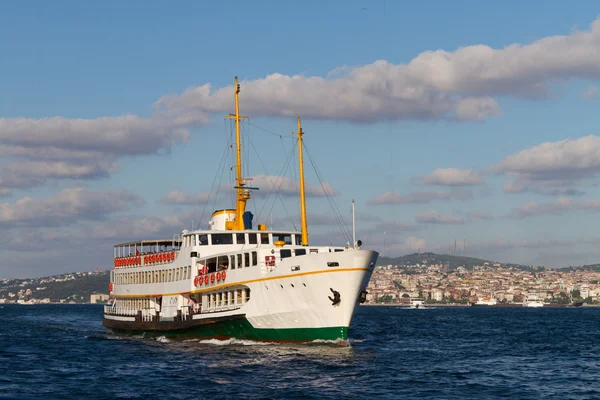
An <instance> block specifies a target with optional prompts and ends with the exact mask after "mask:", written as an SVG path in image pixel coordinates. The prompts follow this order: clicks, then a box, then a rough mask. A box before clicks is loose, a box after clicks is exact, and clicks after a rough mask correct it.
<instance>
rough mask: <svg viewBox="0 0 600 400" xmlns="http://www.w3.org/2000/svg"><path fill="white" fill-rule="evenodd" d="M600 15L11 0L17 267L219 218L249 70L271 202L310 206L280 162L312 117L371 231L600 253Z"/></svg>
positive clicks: (6, 221)
mask: <svg viewBox="0 0 600 400" xmlns="http://www.w3.org/2000/svg"><path fill="white" fill-rule="evenodd" d="M598 18H599V7H598V5H597V3H596V2H592V1H581V2H577V4H576V5H573V4H566V3H564V2H559V1H549V2H544V4H543V7H542V6H541V4H539V3H537V2H524V3H523V2H508V3H506V2H505V3H502V4H492V3H481V2H474V1H462V2H460V1H459V2H434V1H428V2H414V3H410V2H395V1H390V0H388V1H344V2H342V1H329V2H317V1H307V2H296V3H291V2H275V1H262V2H254V3H248V2H241V1H225V2H219V3H218V4H217V3H214V4H213V3H209V2H180V3H177V4H167V3H162V2H154V1H151V2H142V1H129V2H119V1H106V2H102V3H100V2H95V3H92V2H77V1H60V2H54V3H45V2H32V1H30V2H26V1H25V2H16V1H15V2H12V3H9V2H5V3H4V4H2V6H1V11H0V37H2V39H1V40H0V54H2V58H1V59H0V76H2V77H3V79H0V93H1V94H2V95H0V154H2V158H1V160H2V161H0V167H1V169H0V195H2V197H0V225H1V226H2V233H1V234H0V254H2V255H3V256H4V257H3V259H4V260H10V261H3V262H0V278H2V277H13V276H43V275H49V274H54V273H59V272H66V271H81V270H90V269H93V268H95V267H96V266H98V267H99V268H101V269H108V268H109V267H110V266H111V264H112V259H111V256H112V245H113V244H114V243H118V242H120V241H127V240H135V239H143V238H144V239H145V238H155V237H171V236H172V234H174V233H176V232H179V231H181V229H184V228H189V227H190V226H191V225H192V222H194V223H196V224H197V223H198V222H200V223H201V226H206V222H207V219H208V215H209V214H210V212H211V211H212V208H213V204H214V203H213V199H214V198H215V193H216V192H215V191H213V193H212V195H211V200H210V201H209V202H206V198H207V195H208V193H209V192H210V189H211V186H212V185H213V179H214V178H215V176H218V177H220V178H221V177H222V178H223V179H217V181H216V182H217V183H218V184H220V185H221V186H224V185H226V184H228V183H230V181H229V172H228V168H229V167H231V166H232V165H233V164H232V163H231V158H229V157H230V154H229V155H227V157H226V158H227V162H226V163H225V165H226V167H225V173H224V174H223V173H222V172H223V169H219V163H220V160H221V159H222V156H223V154H224V149H225V147H226V137H227V132H229V131H230V126H229V125H227V124H226V123H224V122H223V119H222V117H223V116H224V115H226V114H228V113H229V112H232V111H233V104H232V96H231V85H232V82H233V77H234V76H235V75H237V76H239V78H240V80H241V84H242V92H241V95H240V100H241V111H242V113H243V114H248V115H250V116H251V120H250V122H249V124H245V125H244V132H245V136H244V146H245V151H246V153H247V154H248V159H247V163H248V164H247V165H248V171H247V176H252V177H255V181H254V182H255V183H256V184H258V186H261V191H260V192H259V193H256V195H255V197H254V200H253V201H251V202H250V204H249V208H250V209H251V210H252V211H253V212H254V214H255V218H256V219H258V222H267V223H268V224H271V222H272V223H273V224H274V228H275V229H277V228H281V229H290V228H293V226H292V223H291V222H290V219H291V220H292V221H294V224H295V226H299V223H298V222H297V218H298V217H297V215H298V211H297V210H298V207H297V200H296V197H295V196H294V192H295V186H296V185H295V183H294V182H295V180H296V177H295V175H294V174H295V173H297V168H296V167H295V166H292V167H290V168H288V169H287V170H285V171H284V172H285V173H284V174H283V175H285V176H284V178H285V180H284V181H283V182H284V184H283V185H282V187H281V190H280V192H281V193H280V195H281V199H282V200H281V201H280V200H276V201H275V202H274V201H273V199H272V198H271V199H269V200H268V201H265V196H264V194H265V193H268V192H269V180H268V179H267V178H264V176H267V175H268V176H277V175H279V174H280V173H281V171H282V165H283V164H284V163H285V161H286V159H287V157H288V155H289V154H290V152H292V151H293V143H294V142H293V138H292V136H291V132H292V131H295V130H296V117H302V119H303V128H304V130H305V132H306V136H305V140H306V145H307V148H308V150H309V152H310V153H311V155H312V156H313V157H314V159H315V162H316V164H317V167H318V169H319V172H320V173H321V175H322V177H323V180H324V182H325V184H326V185H327V187H328V188H330V190H333V191H334V192H335V196H334V197H333V198H334V201H335V203H336V205H337V207H338V208H339V209H340V211H341V212H342V213H343V217H344V218H346V219H347V221H349V220H350V214H349V210H350V202H351V200H352V199H355V200H356V206H357V218H358V219H357V225H358V227H357V233H358V236H359V238H361V239H362V240H363V242H365V243H366V246H367V247H371V248H375V249H378V250H380V251H381V252H382V253H383V254H385V255H389V256H397V255H402V254H407V253H411V252H415V251H417V250H421V251H434V252H447V251H448V246H449V245H452V246H453V243H454V240H455V239H456V240H457V241H458V243H459V244H461V245H462V244H463V241H464V240H465V239H466V242H467V249H466V254H467V255H473V256H479V257H484V258H488V259H493V260H498V261H505V262H519V263H526V264H543V265H547V266H552V267H561V266H567V265H578V264H586V263H594V262H599V261H600V252H599V251H598V250H596V249H597V247H598V243H600V235H599V234H598V233H597V232H596V224H595V223H594V222H593V221H594V218H596V217H597V215H598V211H600V197H599V196H600V190H599V189H598V187H597V186H598V182H597V177H598V173H599V172H600V138H599V137H597V136H596V135H597V127H598V126H599V125H600V113H598V112H597V108H598V106H599V105H600V93H599V92H598V79H600V68H598V65H600V20H598ZM266 131H268V132H266ZM269 132H273V133H277V134H279V135H281V138H280V137H278V136H277V135H273V134H271V133H269ZM254 148H256V149H257V150H258V153H259V156H260V158H259V156H257V154H256V152H255V151H254ZM261 162H262V163H264V164H265V167H266V169H264V168H263V167H262V165H261ZM307 184H308V185H309V187H310V188H311V190H312V192H311V193H312V194H313V196H311V197H310V198H309V202H308V210H309V223H310V226H309V230H310V237H311V242H312V243H315V244H328V243H330V242H333V243H335V244H344V243H345V239H344V237H343V235H342V234H341V232H340V229H339V228H338V227H337V225H336V224H335V221H334V218H333V212H332V210H331V207H330V206H329V204H328V202H327V200H326V198H325V197H324V196H323V195H322V194H323V191H322V190H321V189H320V186H319V185H320V184H321V182H320V181H319V180H318V179H317V177H316V174H315V173H314V171H313V169H312V167H311V166H310V164H309V163H307ZM217 186H218V185H217ZM229 199H230V195H229V193H228V192H227V190H224V189H223V188H221V189H220V190H219V191H218V197H217V203H216V205H215V206H216V207H217V208H223V207H229V206H231V204H230V201H229ZM273 203H275V204H274V205H273ZM265 204H266V205H265ZM282 204H283V205H282ZM261 209H262V212H260V210H261ZM311 222H312V223H311ZM384 232H385V234H384ZM459 247H461V248H462V246H459Z"/></svg>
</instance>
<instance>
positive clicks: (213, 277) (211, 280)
mask: <svg viewBox="0 0 600 400" xmlns="http://www.w3.org/2000/svg"><path fill="white" fill-rule="evenodd" d="M210 283H215V274H210Z"/></svg>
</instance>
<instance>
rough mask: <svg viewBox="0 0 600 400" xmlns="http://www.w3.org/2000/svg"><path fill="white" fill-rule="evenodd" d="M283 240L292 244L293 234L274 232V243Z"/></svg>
mask: <svg viewBox="0 0 600 400" xmlns="http://www.w3.org/2000/svg"><path fill="white" fill-rule="evenodd" d="M280 240H281V241H283V242H285V244H292V235H291V234H289V233H274V234H273V243H275V242H277V241H280Z"/></svg>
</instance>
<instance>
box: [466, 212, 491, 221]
mask: <svg viewBox="0 0 600 400" xmlns="http://www.w3.org/2000/svg"><path fill="white" fill-rule="evenodd" d="M469 216H470V217H471V218H474V219H484V220H490V219H493V218H494V216H493V215H492V214H490V213H488V212H485V211H473V212H470V213H469Z"/></svg>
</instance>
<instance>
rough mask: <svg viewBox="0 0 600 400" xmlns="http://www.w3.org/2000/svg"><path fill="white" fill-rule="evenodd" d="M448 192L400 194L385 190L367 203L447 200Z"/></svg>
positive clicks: (408, 202)
mask: <svg viewBox="0 0 600 400" xmlns="http://www.w3.org/2000/svg"><path fill="white" fill-rule="evenodd" d="M450 197H451V196H450V192H446V191H443V190H435V191H431V192H416V193H410V194H400V193H391V192H386V193H383V194H380V195H378V196H375V197H373V198H372V199H371V200H369V202H368V204H377V205H380V204H410V203H430V202H432V201H433V200H447V199H449V198H450Z"/></svg>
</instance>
